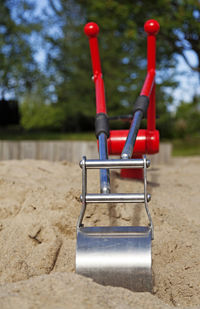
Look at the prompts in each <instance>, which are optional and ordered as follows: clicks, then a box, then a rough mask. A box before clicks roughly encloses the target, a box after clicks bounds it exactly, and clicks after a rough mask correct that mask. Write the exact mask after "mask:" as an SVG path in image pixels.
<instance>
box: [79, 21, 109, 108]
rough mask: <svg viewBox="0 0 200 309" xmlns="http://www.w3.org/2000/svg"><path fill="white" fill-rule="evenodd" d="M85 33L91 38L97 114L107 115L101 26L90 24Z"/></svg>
mask: <svg viewBox="0 0 200 309" xmlns="http://www.w3.org/2000/svg"><path fill="white" fill-rule="evenodd" d="M84 32H85V34H86V35H87V36H88V38H89V45H90V53H91V59H92V69H93V78H94V82H95V92H96V113H97V114H98V113H105V114H106V100H105V90H104V82H103V78H102V72H101V62H100V56H99V47H98V40H97V35H98V33H99V26H98V25H97V24H96V23H93V22H90V23H88V24H86V25H85V27H84Z"/></svg>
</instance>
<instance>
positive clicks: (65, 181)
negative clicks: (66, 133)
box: [0, 157, 200, 309]
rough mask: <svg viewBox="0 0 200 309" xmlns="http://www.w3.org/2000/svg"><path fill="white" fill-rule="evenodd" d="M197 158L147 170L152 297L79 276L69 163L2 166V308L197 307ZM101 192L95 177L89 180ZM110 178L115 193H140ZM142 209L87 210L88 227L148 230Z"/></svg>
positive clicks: (74, 179) (133, 184) (74, 174)
mask: <svg viewBox="0 0 200 309" xmlns="http://www.w3.org/2000/svg"><path fill="white" fill-rule="evenodd" d="M199 175H200V158H199V157H196V158H192V159H191V158H182V159H176V160H173V161H172V164H171V165H168V166H156V167H151V168H150V169H149V170H148V191H149V192H150V193H151V194H152V201H151V202H150V204H149V206H150V210H151V213H152V217H153V221H154V225H155V240H154V241H153V272H154V282H155V283H154V293H153V294H150V293H133V292H131V291H129V290H126V289H123V288H116V287H110V286H106V287H105V286H101V285H98V284H97V283H95V282H93V281H92V280H91V279H88V278H85V277H81V276H79V275H77V274H75V273H74V269H75V265H74V264H75V263H74V261H75V245H76V240H75V237H76V228H75V227H76V221H77V218H78V215H79V212H80V206H81V205H80V202H79V196H80V193H81V192H80V190H81V170H80V168H79V166H78V165H74V164H70V163H67V162H60V163H52V162H46V161H33V160H25V161H3V162H1V163H0V308H2V309H4V308H5V309H7V308H8V309H10V308H22V309H25V308H31V309H33V308H87V309H89V308H94V309H96V308H101V309H102V308H113V309H114V308H115V309H119V308H120V309H121V308H125V309H126V308H127V309H128V308H155V309H156V308H173V307H174V306H178V307H179V308H188V307H189V308H200V258H199V257H200V241H199V240H200V228H199V225H200V223H199V218H200V197H199ZM88 188H89V190H90V192H96V193H97V192H98V174H97V173H96V172H95V171H91V172H90V173H89V176H88ZM142 189H143V187H142V184H141V183H140V182H137V181H131V180H122V179H120V178H119V174H118V173H117V172H113V173H112V190H113V192H135V193H136V192H142ZM141 209H142V208H141V205H140V206H139V205H135V206H133V205H130V204H129V205H128V204H127V205H117V206H115V205H100V206H91V205H88V210H87V213H86V220H85V223H86V224H87V225H97V226H98V225H110V224H111V225H138V224H143V223H146V219H145V213H144V212H143V211H142V210H141Z"/></svg>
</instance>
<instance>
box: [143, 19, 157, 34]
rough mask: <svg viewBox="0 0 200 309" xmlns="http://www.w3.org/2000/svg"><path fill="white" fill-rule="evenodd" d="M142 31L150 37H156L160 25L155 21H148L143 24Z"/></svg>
mask: <svg viewBox="0 0 200 309" xmlns="http://www.w3.org/2000/svg"><path fill="white" fill-rule="evenodd" d="M144 30H145V31H146V32H147V33H148V34H149V35H150V34H152V35H156V34H157V33H158V32H159V30H160V25H159V23H158V22H157V21H156V20H155V19H149V20H147V21H146V23H145V24H144Z"/></svg>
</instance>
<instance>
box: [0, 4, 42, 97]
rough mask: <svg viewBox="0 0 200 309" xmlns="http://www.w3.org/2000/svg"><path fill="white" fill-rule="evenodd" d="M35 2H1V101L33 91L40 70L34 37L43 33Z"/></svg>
mask: <svg viewBox="0 0 200 309" xmlns="http://www.w3.org/2000/svg"><path fill="white" fill-rule="evenodd" d="M33 10H34V2H33V1H26V0H25V1H17V0H1V1H0V97H1V99H3V98H4V97H5V95H6V94H8V95H9V97H14V98H17V97H18V96H19V95H20V94H22V93H24V92H25V91H27V90H28V91H31V89H32V88H33V87H34V84H35V82H36V80H37V79H38V75H39V70H38V65H37V63H36V61H35V60H34V56H33V54H34V51H33V48H32V47H31V42H30V41H31V36H32V34H34V33H36V32H38V31H39V30H40V29H41V26H40V25H39V23H38V22H39V20H38V18H36V17H35V16H34V13H33Z"/></svg>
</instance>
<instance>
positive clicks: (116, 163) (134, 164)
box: [80, 159, 150, 169]
mask: <svg viewBox="0 0 200 309" xmlns="http://www.w3.org/2000/svg"><path fill="white" fill-rule="evenodd" d="M82 164H83V162H82V161H81V162H80V167H81V168H82ZM85 164H86V168H87V169H96V168H109V169H115V168H144V160H143V159H130V160H117V159H112V160H87V161H86V162H85ZM146 165H147V167H149V166H150V160H146Z"/></svg>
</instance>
